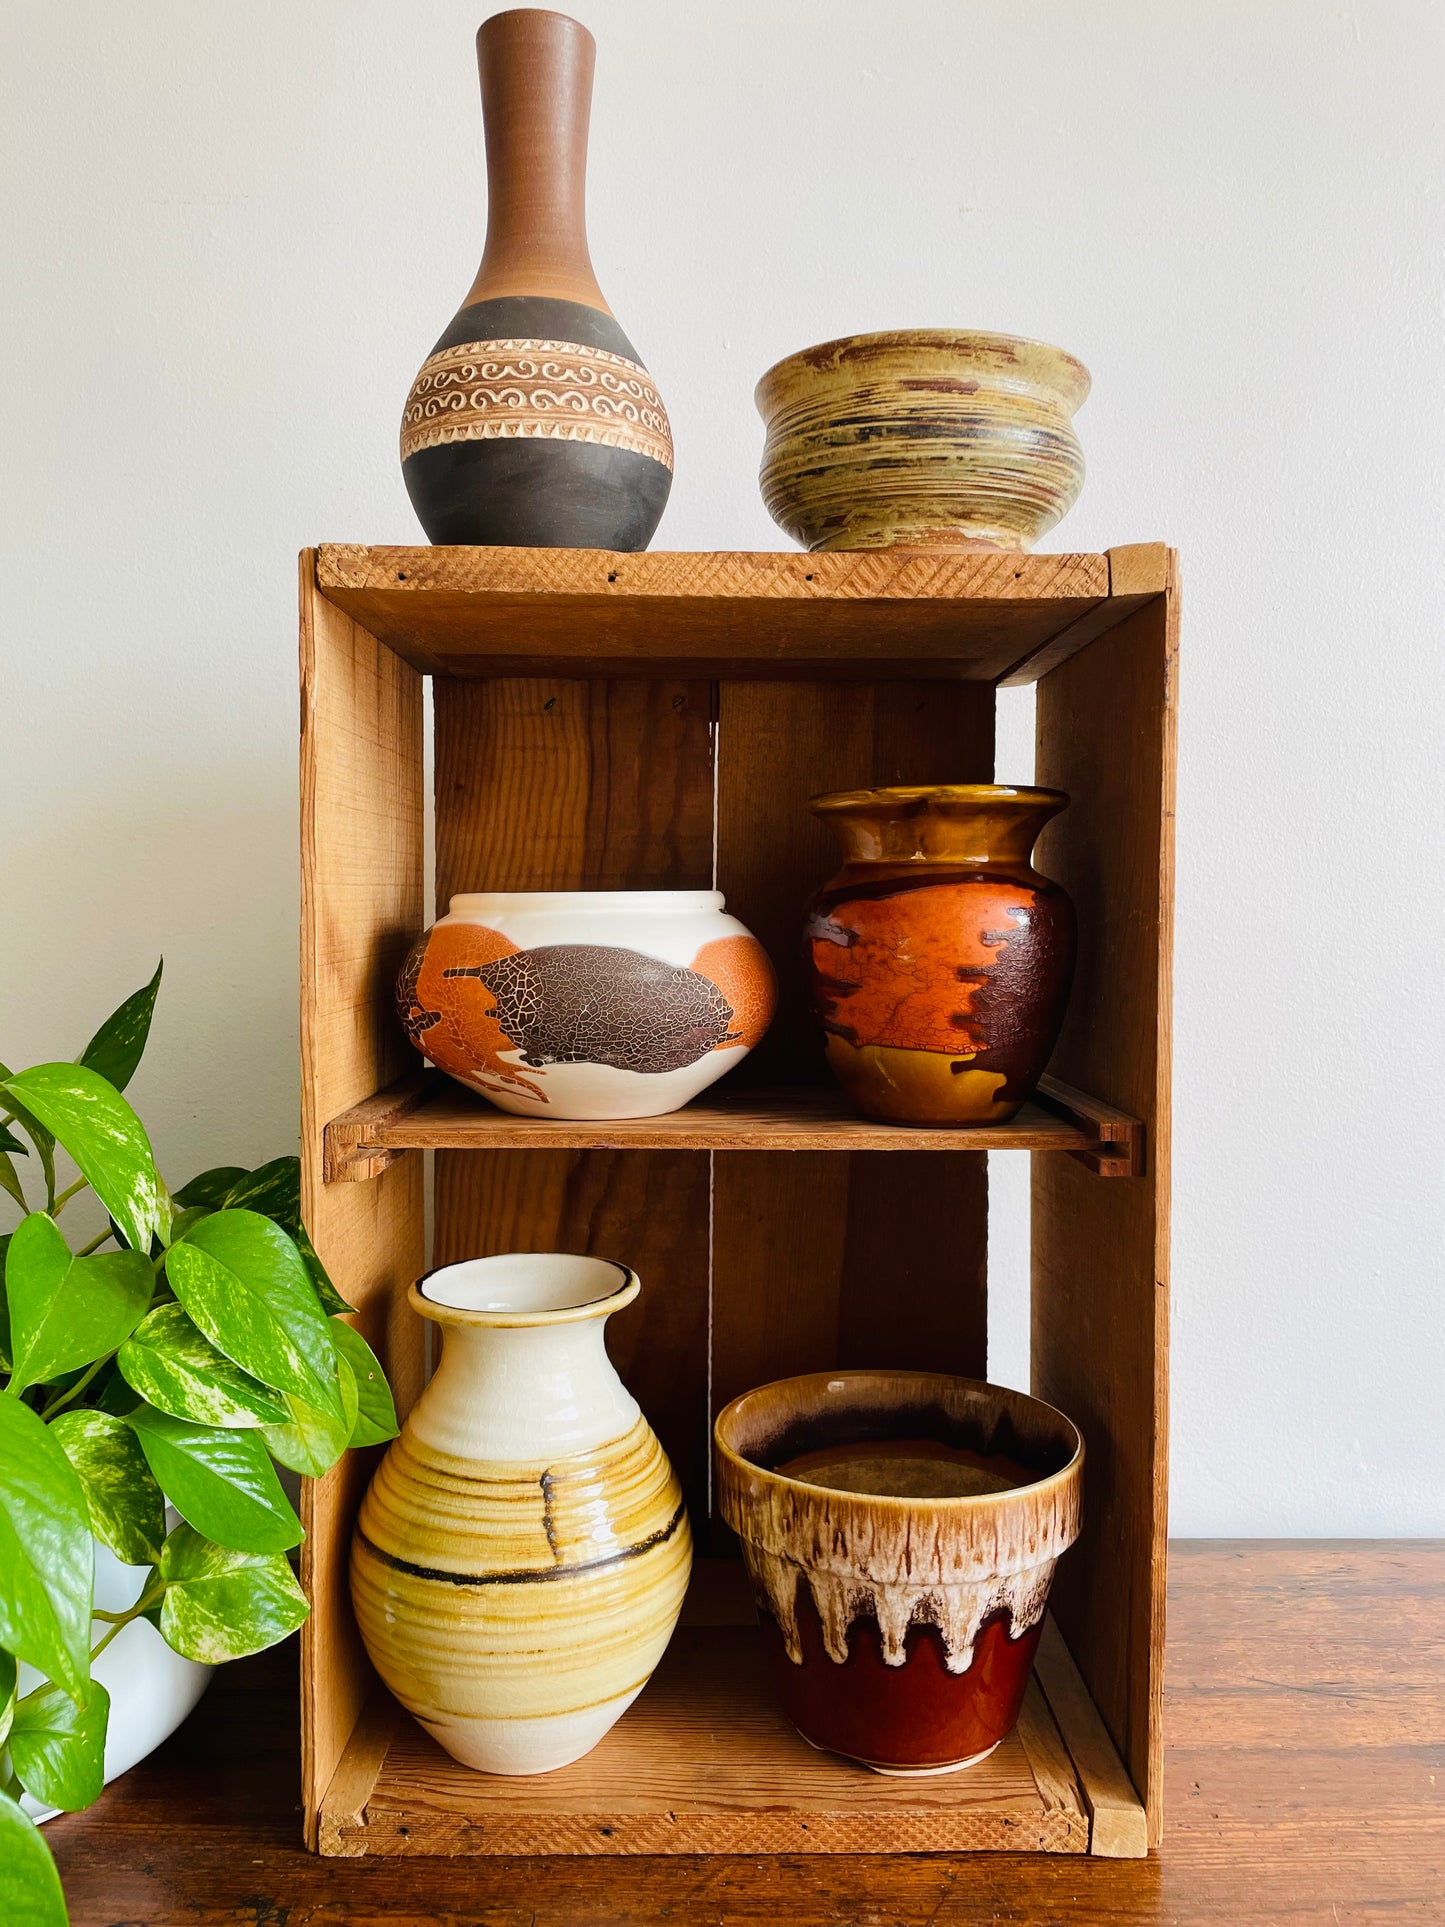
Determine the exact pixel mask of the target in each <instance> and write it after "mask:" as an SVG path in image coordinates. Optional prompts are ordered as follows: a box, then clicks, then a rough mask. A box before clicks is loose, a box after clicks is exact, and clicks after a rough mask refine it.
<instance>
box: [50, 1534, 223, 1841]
mask: <svg viewBox="0 0 1445 1927" xmlns="http://www.w3.org/2000/svg"><path fill="white" fill-rule="evenodd" d="M178 1518H179V1514H177V1513H170V1514H169V1515H168V1518H167V1525H168V1526H174V1525H175V1524H176V1523H177V1520H178ZM149 1570H150V1568H149V1567H148V1566H123V1565H122V1564H121V1562H120V1561H119V1559H117V1558H116V1556H115V1554H114V1553H113V1552H111V1551H110V1549H109V1548H108V1547H106V1546H103V1545H101V1543H100V1541H99V1540H97V1541H96V1545H95V1603H96V1605H97V1606H99V1607H101V1608H102V1609H103V1610H104V1611H106V1612H112V1613H117V1612H124V1611H125V1609H126V1607H127V1606H133V1605H134V1604H135V1602H136V1600H137V1599H139V1598H140V1592H141V1586H142V1585H143V1583H144V1581H145V1577H146V1574H147V1573H148V1572H149ZM107 1630H108V1629H107V1627H106V1623H105V1621H104V1620H103V1619H96V1620H92V1621H91V1637H90V1643H91V1645H92V1646H94V1645H95V1644H97V1642H98V1641H99V1640H100V1639H102V1638H103V1637H104V1635H105V1633H106V1631H107ZM215 1670H216V1669H215V1667H214V1666H202V1665H200V1664H198V1662H197V1661H195V1660H193V1659H185V1658H183V1657H182V1656H181V1654H180V1653H178V1652H175V1651H173V1649H172V1648H171V1647H169V1646H167V1644H166V1642H165V1641H164V1640H163V1639H162V1638H161V1636H160V1634H159V1633H158V1632H157V1631H156V1629H155V1627H154V1626H152V1625H151V1623H150V1621H149V1620H148V1619H133V1620H132V1621H131V1623H130V1624H129V1625H128V1626H126V1627H124V1628H122V1630H121V1631H120V1632H119V1633H117V1634H116V1636H115V1638H114V1639H113V1640H112V1641H111V1642H110V1644H109V1646H107V1647H106V1649H105V1651H104V1652H103V1653H102V1654H101V1656H100V1658H99V1659H98V1660H96V1662H95V1664H94V1666H93V1667H92V1668H91V1673H92V1676H93V1677H94V1678H96V1679H98V1680H99V1681H100V1683H101V1685H102V1686H104V1688H105V1690H106V1691H107V1692H108V1693H109V1694H110V1725H109V1726H108V1728H107V1729H106V1736H105V1780H106V1785H107V1786H108V1785H109V1784H110V1782H111V1781H112V1780H114V1779H115V1778H116V1777H117V1775H119V1774H121V1773H125V1772H127V1771H128V1770H129V1768H131V1767H133V1766H134V1765H135V1763H136V1761H137V1760H143V1759H144V1758H145V1756H146V1755H147V1753H153V1752H154V1751H155V1749H156V1748H157V1747H158V1746H159V1745H160V1743H161V1741H162V1740H165V1739H169V1738H170V1736H171V1734H172V1733H174V1732H175V1730H176V1728H177V1727H178V1726H179V1725H180V1723H181V1721H182V1720H183V1719H184V1718H185V1717H186V1715H187V1714H188V1713H189V1712H190V1710H191V1708H192V1707H193V1706H194V1705H195V1704H196V1702H197V1700H198V1699H199V1698H200V1697H201V1695H202V1693H204V1692H205V1690H206V1688H207V1687H208V1686H209V1685H210V1683H211V1675H212V1673H213V1672H214V1671H215ZM39 1684H40V1674H39V1673H37V1672H36V1670H35V1668H34V1667H33V1666H23V1665H22V1666H21V1668H20V1684H19V1690H20V1692H21V1693H22V1694H25V1693H28V1692H29V1691H30V1690H31V1688H32V1687H34V1686H38V1685H39ZM20 1804H21V1805H22V1806H23V1807H24V1809H25V1811H26V1812H27V1813H28V1814H29V1815H30V1817H31V1819H32V1820H39V1821H45V1820H52V1819H54V1817H55V1815H56V1814H57V1813H58V1812H59V1811H60V1809H59V1808H58V1807H46V1806H42V1805H41V1804H40V1802H39V1801H38V1800H33V1799H32V1798H31V1797H30V1795H29V1794H28V1793H27V1794H25V1795H24V1797H23V1798H22V1800H21V1802H20Z"/></svg>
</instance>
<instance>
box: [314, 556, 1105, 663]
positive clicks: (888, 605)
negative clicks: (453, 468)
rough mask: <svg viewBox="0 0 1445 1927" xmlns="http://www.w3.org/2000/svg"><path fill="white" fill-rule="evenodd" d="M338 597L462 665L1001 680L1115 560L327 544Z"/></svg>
mask: <svg viewBox="0 0 1445 1927" xmlns="http://www.w3.org/2000/svg"><path fill="white" fill-rule="evenodd" d="M320 569H321V575H322V580H323V584H324V592H325V593H326V594H327V595H328V596H330V597H331V598H332V599H333V600H334V601H335V603H336V605H337V606H338V607H339V608H342V609H344V610H346V611H347V612H348V613H349V614H351V615H353V616H355V617H357V618H358V620H360V621H362V622H364V623H366V624H367V626H368V627H369V628H371V629H372V631H373V632H374V633H375V634H377V635H379V636H381V637H382V638H384V640H385V641H386V642H388V643H389V644H390V645H391V647H392V648H394V649H396V650H397V651H398V653H400V654H402V655H403V656H405V657H406V658H407V659H408V660H409V661H411V662H412V663H414V664H415V665H416V666H417V667H418V668H420V669H423V670H427V671H430V672H434V673H438V674H450V675H452V676H456V677H466V676H497V675H505V676H527V675H530V676H537V675H562V676H565V675H568V674H571V675H574V676H576V675H582V674H587V675H599V676H618V675H630V676H646V675H652V676H663V675H683V676H685V675H688V674H692V675H694V676H696V675H704V676H722V675H750V676H784V677H786V676H796V675H804V676H806V677H808V678H810V679H812V680H822V679H825V678H833V677H845V678H856V677H858V676H860V675H861V676H863V677H865V678H867V677H869V676H870V675H871V676H874V677H876V676H878V675H886V676H890V677H897V676H921V677H925V678H928V677H932V678H935V679H936V678H939V677H949V678H957V677H965V678H973V679H976V680H982V681H991V680H993V678H995V677H996V676H998V675H1001V674H1002V673H1004V671H1005V670H1007V669H1008V668H1009V667H1011V666H1012V665H1013V664H1014V663H1016V662H1017V661H1018V660H1019V658H1020V657H1021V656H1023V655H1025V654H1027V653H1029V652H1030V651H1031V650H1033V649H1034V648H1036V647H1038V646H1039V645H1040V644H1042V643H1043V642H1044V641H1046V640H1047V639H1048V637H1050V636H1052V635H1053V634H1055V633H1056V632H1057V631H1059V630H1062V629H1065V628H1067V627H1068V626H1069V625H1070V624H1071V623H1073V622H1074V621H1076V620H1077V619H1078V618H1079V617H1081V616H1083V615H1084V614H1085V613H1086V612H1087V611H1088V610H1089V609H1091V608H1092V607H1093V606H1094V605H1095V604H1096V603H1097V602H1099V601H1100V600H1101V599H1103V598H1105V597H1107V595H1108V592H1109V564H1108V559H1107V558H1106V557H1105V556H1102V555H1004V554H987V553H974V554H954V555H950V554H942V553H939V552H937V551H927V550H903V549H888V550H872V551H861V552H858V553H854V554H847V555H800V554H797V553H777V554H772V553H763V554H734V553H721V554H713V555H697V554H691V555H679V554H668V553H666V552H658V551H649V552H646V553H643V554H638V555H613V554H609V553H607V552H605V551H601V550H580V549H561V550H557V549H552V550H546V549H458V548H451V549H449V548H431V549H416V548H411V549H398V548H379V549H364V548H356V547H346V546H334V547H327V548H324V549H323V550H322V551H321V560H320Z"/></svg>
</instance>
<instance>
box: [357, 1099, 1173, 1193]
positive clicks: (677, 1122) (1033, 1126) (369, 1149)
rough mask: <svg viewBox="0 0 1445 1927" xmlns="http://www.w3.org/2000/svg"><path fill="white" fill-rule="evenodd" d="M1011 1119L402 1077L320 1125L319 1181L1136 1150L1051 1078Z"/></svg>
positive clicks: (1105, 1168) (1107, 1155)
mask: <svg viewBox="0 0 1445 1927" xmlns="http://www.w3.org/2000/svg"><path fill="white" fill-rule="evenodd" d="M1040 1098H1041V1101H1040V1102H1037V1103H1029V1104H1025V1105H1024V1107H1023V1109H1022V1110H1021V1111H1020V1112H1019V1114H1018V1116H1017V1117H1016V1118H1014V1119H1013V1120H1012V1121H1011V1122H1010V1123H1008V1124H988V1125H980V1126H976V1127H972V1128H964V1129H954V1130H941V1129H927V1128H920V1127H915V1126H912V1125H902V1124H877V1123H874V1122H872V1121H871V1120H870V1119H868V1118H864V1117H859V1116H858V1114H857V1112H856V1111H854V1110H852V1109H851V1107H850V1106H849V1104H848V1101H847V1099H846V1098H845V1097H844V1095H843V1093H842V1092H841V1091H840V1090H838V1089H837V1088H836V1086H834V1085H831V1084H818V1085H795V1086H789V1087H784V1088H779V1089H770V1088H762V1087H759V1086H756V1085H748V1084H730V1083H724V1084H722V1085H718V1086H715V1087H714V1088H713V1089H712V1090H711V1091H709V1092H707V1093H706V1094H705V1095H704V1096H702V1097H700V1098H697V1099H696V1100H694V1102H693V1103H691V1104H689V1105H687V1106H686V1107H685V1109H683V1110H680V1111H673V1112H670V1113H669V1114H668V1115H667V1116H665V1117H638V1118H617V1119H609V1120H608V1121H606V1122H603V1123H587V1122H575V1121H570V1120H563V1119H553V1118H535V1117H513V1116H510V1115H509V1114H508V1113H507V1112H505V1111H499V1110H496V1109H494V1108H493V1107H492V1106H491V1105H490V1104H488V1103H487V1101H486V1099H485V1098H482V1097H478V1096H476V1095H475V1094H474V1093H473V1092H471V1091H469V1090H467V1089H465V1088H464V1087H463V1086H462V1085H460V1084H456V1083H454V1082H453V1081H452V1080H451V1079H450V1078H445V1077H441V1076H438V1075H436V1074H429V1075H428V1074H424V1075H421V1076H417V1077H411V1078H406V1079H404V1080H403V1081H402V1082H401V1083H399V1084H394V1085H392V1086H391V1087H390V1088H389V1089H387V1090H384V1091H379V1092H378V1093H377V1094H376V1095H375V1096H374V1097H370V1098H367V1099H365V1100H364V1101H363V1102H362V1103H360V1104H356V1105H353V1106H352V1108H351V1109H350V1110H348V1111H344V1112H343V1113H342V1114H341V1116H340V1117H337V1118H333V1119H332V1121H331V1122H330V1123H329V1124H328V1125H327V1126H326V1138H325V1168H326V1175H327V1178H328V1181H335V1180H338V1179H366V1178H372V1177H375V1176H376V1175H377V1174H378V1173H379V1172H381V1171H383V1170H385V1169H386V1167H387V1165H388V1164H390V1163H391V1162H392V1161H393V1160H394V1159H395V1158H396V1157H398V1156H400V1155H401V1153H402V1152H404V1151H443V1150H446V1151H457V1150H475V1151H506V1150H515V1151H535V1150H553V1151H596V1150H626V1151H1065V1152H1072V1153H1074V1154H1075V1155H1077V1156H1079V1157H1082V1158H1083V1159H1085V1161H1086V1162H1088V1163H1089V1164H1090V1165H1091V1166H1092V1168H1094V1169H1095V1170H1096V1171H1099V1172H1100V1173H1101V1174H1102V1175H1105V1176H1110V1177H1113V1176H1127V1175H1130V1174H1131V1173H1132V1171H1133V1170H1134V1169H1135V1168H1136V1167H1137V1163H1138V1158H1139V1155H1140V1152H1139V1146H1138V1131H1139V1127H1138V1126H1137V1124H1136V1123H1135V1120H1134V1119H1132V1118H1129V1117H1127V1116H1126V1115H1125V1113H1123V1112H1122V1111H1117V1110H1114V1109H1113V1108H1112V1107H1111V1106H1108V1105H1103V1104H1099V1103H1097V1102H1096V1101H1095V1100H1094V1099H1092V1098H1088V1097H1086V1096H1084V1094H1083V1093H1081V1092H1077V1091H1073V1090H1070V1089H1069V1087H1068V1086H1066V1085H1062V1084H1059V1083H1058V1082H1057V1081H1056V1080H1052V1079H1050V1080H1046V1082H1045V1085H1044V1086H1043V1087H1042V1089H1041V1092H1040Z"/></svg>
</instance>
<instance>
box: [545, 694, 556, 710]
mask: <svg viewBox="0 0 1445 1927" xmlns="http://www.w3.org/2000/svg"><path fill="white" fill-rule="evenodd" d="M556 702H557V698H556V697H555V696H549V697H548V698H547V700H546V702H544V703H543V705H542V707H543V709H552V708H554V707H555V705H556Z"/></svg>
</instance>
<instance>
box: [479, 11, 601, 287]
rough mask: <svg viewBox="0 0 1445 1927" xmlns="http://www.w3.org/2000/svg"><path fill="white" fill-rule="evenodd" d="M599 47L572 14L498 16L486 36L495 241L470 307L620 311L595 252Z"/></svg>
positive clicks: (490, 210)
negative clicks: (564, 304)
mask: <svg viewBox="0 0 1445 1927" xmlns="http://www.w3.org/2000/svg"><path fill="white" fill-rule="evenodd" d="M596 51H597V50H596V46H595V43H594V42H593V39H592V36H591V34H589V33H588V32H587V30H586V28H585V27H583V26H581V25H580V24H579V23H578V22H577V21H575V20H570V19H569V18H568V17H567V16H566V14H561V13H544V12H541V11H539V10H537V9H534V8H523V9H520V10H518V11H516V12H513V13H499V14H494V15H493V16H492V18H491V19H490V20H488V21H486V22H484V23H483V25H482V27H481V28H480V30H479V31H478V34H477V69H478V72H479V74H480V76H481V83H482V117H483V120H484V122H485V125H486V137H487V241H486V248H485V251H484V252H483V255H482V265H481V267H480V268H479V269H478V271H477V278H476V280H475V281H474V282H473V283H472V287H471V290H470V292H469V293H468V295H467V299H466V305H467V306H468V307H470V306H471V305H472V303H473V302H476V301H491V300H496V299H498V298H500V297H502V296H506V295H533V296H538V297H542V298H549V299H554V300H560V301H577V302H580V303H582V305H583V306H584V307H589V308H598V309H600V310H601V311H602V312H603V313H604V314H610V313H611V309H609V308H608V306H607V303H606V302H605V301H604V300H603V298H602V290H601V289H600V288H599V287H598V285H597V277H596V276H595V275H594V274H593V272H592V261H591V257H590V255H589V253H588V249H587V128H588V122H589V119H590V116H591V107H592V72H593V66H594V63H595V59H596Z"/></svg>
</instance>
